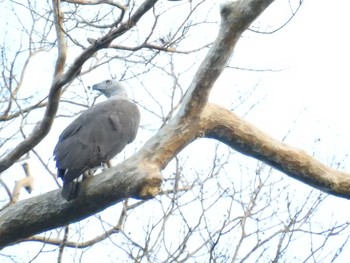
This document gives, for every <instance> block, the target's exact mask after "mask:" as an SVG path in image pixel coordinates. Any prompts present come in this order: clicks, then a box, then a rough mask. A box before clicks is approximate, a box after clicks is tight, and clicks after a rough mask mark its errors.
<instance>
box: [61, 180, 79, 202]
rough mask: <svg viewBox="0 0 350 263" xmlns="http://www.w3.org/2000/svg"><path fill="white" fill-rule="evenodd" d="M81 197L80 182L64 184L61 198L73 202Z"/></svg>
mask: <svg viewBox="0 0 350 263" xmlns="http://www.w3.org/2000/svg"><path fill="white" fill-rule="evenodd" d="M78 195H79V182H75V181H72V182H69V183H64V184H63V188H62V191H61V196H62V197H63V198H64V199H65V200H67V201H71V200H74V199H75V198H77V197H78Z"/></svg>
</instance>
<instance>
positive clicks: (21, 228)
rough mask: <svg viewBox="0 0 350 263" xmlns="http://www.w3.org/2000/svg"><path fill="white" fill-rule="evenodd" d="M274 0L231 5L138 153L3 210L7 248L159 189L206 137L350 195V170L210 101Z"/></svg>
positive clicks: (1, 232)
mask: <svg viewBox="0 0 350 263" xmlns="http://www.w3.org/2000/svg"><path fill="white" fill-rule="evenodd" d="M146 2H151V1H146ZM271 2H272V0H248V1H237V2H232V3H227V4H225V5H223V6H222V10H221V15H222V24H221V28H220V32H219V35H218V37H217V39H216V41H215V43H214V44H213V46H212V48H211V49H210V51H209V53H208V55H207V57H206V58H205V59H204V61H203V63H202V65H201V66H200V68H199V69H198V72H197V74H196V75H195V77H194V79H193V81H192V83H191V84H190V87H189V89H188V91H187V93H186V95H185V98H184V100H183V104H182V106H181V108H180V110H179V112H178V114H177V115H176V116H175V117H174V118H173V119H172V120H170V121H169V123H168V124H166V125H165V126H163V127H162V128H161V129H160V130H159V131H158V133H157V134H156V135H154V136H153V137H152V138H150V139H149V141H148V142H147V143H146V144H145V145H144V146H143V147H142V149H141V150H140V151H139V152H138V153H136V154H135V155H134V156H133V157H131V158H129V159H128V160H126V161H125V162H123V163H121V164H120V165H118V166H116V167H114V168H112V169H110V170H108V171H106V172H104V173H102V174H101V175H98V176H96V177H94V178H90V179H87V180H86V181H84V182H83V183H82V193H81V194H80V195H79V197H78V198H77V199H76V200H75V201H73V202H65V201H64V200H63V199H62V198H61V196H60V194H59V191H58V190H57V191H52V192H49V193H46V194H43V195H40V196H37V197H33V198H30V199H27V200H24V201H21V202H19V203H17V204H14V205H12V206H10V207H8V208H6V209H4V210H3V211H1V212H0V247H4V246H7V245H9V244H12V243H14V242H18V241H21V240H23V239H24V238H26V237H30V236H32V235H34V234H36V233H40V232H43V231H46V230H49V229H54V228H56V227H59V226H65V225H67V224H69V223H72V222H76V221H79V220H81V219H83V218H86V217H88V216H90V215H93V214H95V213H96V212H99V211H101V210H103V209H105V208H106V207H108V206H110V205H112V204H115V203H117V202H120V201H122V200H123V199H125V198H127V197H134V198H141V199H147V198H152V197H154V196H156V195H157V194H158V192H159V189H160V186H161V182H162V177H161V174H160V171H161V170H162V169H164V167H166V165H167V164H168V163H169V161H170V160H171V159H172V158H173V157H174V156H175V155H176V154H177V153H179V152H180V151H181V150H182V149H183V148H184V147H186V146H187V145H188V144H190V143H191V142H192V141H194V140H195V139H196V138H198V137H203V136H205V137H208V138H213V139H217V140H219V141H221V142H223V143H225V144H227V145H229V146H230V147H232V148H234V149H236V150H237V151H239V152H241V153H243V154H246V155H249V156H252V157H254V158H257V159H259V160H261V161H263V162H266V163H268V164H270V165H271V166H273V167H275V168H276V169H278V170H280V171H282V172H284V173H286V174H288V175H290V176H292V177H294V178H296V179H298V180H301V181H302V182H304V183H307V184H309V185H312V186H313V187H316V188H319V189H320V190H323V191H326V192H329V193H332V194H334V195H338V196H342V197H346V198H349V197H350V176H349V175H347V174H344V173H340V172H338V171H336V170H333V169H330V168H328V167H326V166H325V165H323V164H321V163H319V162H318V161H316V160H315V159H313V158H312V157H311V156H309V155H307V154H306V153H305V152H303V151H301V150H298V149H294V148H292V147H288V146H287V145H285V144H283V143H281V142H279V141H276V140H274V139H272V138H271V137H269V136H268V135H266V134H264V133H263V132H261V131H259V130H258V129H256V128H255V127H254V126H252V125H251V124H249V123H247V122H245V121H244V120H242V119H241V118H239V117H238V116H236V115H235V114H234V113H232V112H230V111H228V110H226V109H223V108H222V107H219V106H216V105H211V104H208V103H207V100H208V95H209V93H210V90H211V88H212V87H213V84H214V83H215V81H216V79H217V78H218V76H219V75H220V74H221V72H222V71H223V69H224V68H225V66H226V63H227V61H228V60H229V58H230V56H231V54H232V51H233V48H234V46H235V44H236V42H237V41H238V39H239V37H240V35H241V34H242V32H243V31H244V30H245V29H246V28H247V27H248V26H249V25H250V24H251V23H252V21H253V20H254V19H255V18H256V17H258V16H259V15H260V14H261V13H262V12H263V10H265V9H266V8H267V7H268V6H269V4H270V3H271ZM140 10H141V9H140ZM141 11H142V10H141ZM141 11H140V12H141ZM125 26H126V25H125ZM129 26H130V25H129ZM110 34H117V33H116V31H115V32H111V33H110ZM109 37H110V39H112V38H113V36H107V37H106V38H104V39H100V40H97V41H96V43H95V45H94V46H95V48H96V49H98V48H101V46H107V44H106V43H107V42H108V38H109ZM95 51H96V50H94V52H95ZM85 52H88V51H85ZM60 81H62V80H60ZM60 81H59V82H57V83H61V82H60ZM57 85H58V84H57ZM58 86H60V85H58ZM0 167H1V165H0Z"/></svg>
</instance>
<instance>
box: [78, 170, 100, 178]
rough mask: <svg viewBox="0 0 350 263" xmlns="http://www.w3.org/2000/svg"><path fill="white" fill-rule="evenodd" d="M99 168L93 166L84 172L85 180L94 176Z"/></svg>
mask: <svg viewBox="0 0 350 263" xmlns="http://www.w3.org/2000/svg"><path fill="white" fill-rule="evenodd" d="M97 169H98V168H91V169H89V170H87V171H85V172H84V173H83V179H82V180H85V179H87V178H90V177H93V176H94V174H95V172H96V171H97Z"/></svg>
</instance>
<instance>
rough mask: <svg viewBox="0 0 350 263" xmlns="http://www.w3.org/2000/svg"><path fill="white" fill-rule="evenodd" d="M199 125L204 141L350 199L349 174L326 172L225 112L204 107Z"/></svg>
mask: <svg viewBox="0 0 350 263" xmlns="http://www.w3.org/2000/svg"><path fill="white" fill-rule="evenodd" d="M201 122H202V123H203V125H201V126H204V127H205V137H208V138H213V139H216V140H219V141H221V142H223V143H225V144H227V145H228V146H230V147H232V148H233V149H235V150H237V151H239V152H241V153H243V154H245V155H248V156H251V157H254V158H256V159H258V160H260V161H262V162H265V163H267V164H269V165H271V166H272V167H274V168H276V169H277V170H279V171H281V172H283V173H285V174H287V175H289V176H291V177H292V178H294V179H297V180H299V181H301V182H303V183H305V184H308V185H310V186H312V187H315V188H317V189H319V190H321V191H324V192H327V193H329V194H332V195H335V196H340V197H344V198H347V199H350V174H348V173H343V172H339V171H337V170H335V169H332V168H329V167H327V166H326V165H324V164H322V163H321V162H319V161H317V160H316V159H315V158H313V157H312V156H310V155H309V154H307V153H306V152H304V151H302V150H300V149H296V148H293V147H291V146H288V145H286V144H284V143H282V142H280V141H278V140H275V139H273V138H271V137H270V136H269V135H267V134H265V133H263V132H261V131H260V130H259V129H257V128H256V127H254V126H253V125H251V124H249V123H247V122H245V121H244V120H242V119H241V118H239V117H238V116H236V115H235V114H234V113H232V112H230V111H228V110H227V109H224V108H221V107H219V106H215V105H207V107H206V109H205V111H203V114H202V120H201ZM204 127H203V128H204Z"/></svg>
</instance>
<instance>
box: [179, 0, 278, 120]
mask: <svg viewBox="0 0 350 263" xmlns="http://www.w3.org/2000/svg"><path fill="white" fill-rule="evenodd" d="M272 2H273V0H248V1H235V2H229V3H226V4H223V5H222V6H221V26H220V31H219V34H218V36H217V38H216V40H215V42H214V44H213V45H212V47H211V48H210V50H209V53H208V55H207V56H206V58H205V59H204V60H203V62H202V64H201V65H200V67H199V69H198V71H197V73H196V75H195V77H194V78H193V80H192V83H191V85H190V87H189V89H188V90H187V93H186V95H185V97H184V100H183V103H182V107H181V109H180V112H179V113H180V115H184V116H185V115H189V114H195V115H198V112H200V111H201V109H203V107H204V106H205V105H206V103H207V101H208V96H209V93H210V90H211V89H212V87H213V85H214V83H215V81H216V80H217V79H218V77H219V76H220V74H221V73H222V71H223V70H224V69H225V67H226V65H227V62H228V60H229V59H230V57H231V55H232V52H233V48H234V47H235V45H236V43H237V41H238V39H239V38H240V36H241V34H242V33H243V32H244V31H245V30H246V29H247V28H248V27H249V25H250V24H251V23H252V22H253V21H254V20H255V19H256V18H257V17H258V16H259V15H260V14H261V13H262V12H263V11H264V10H265V9H266V8H267V7H268V6H269V5H270V4H271V3H272Z"/></svg>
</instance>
